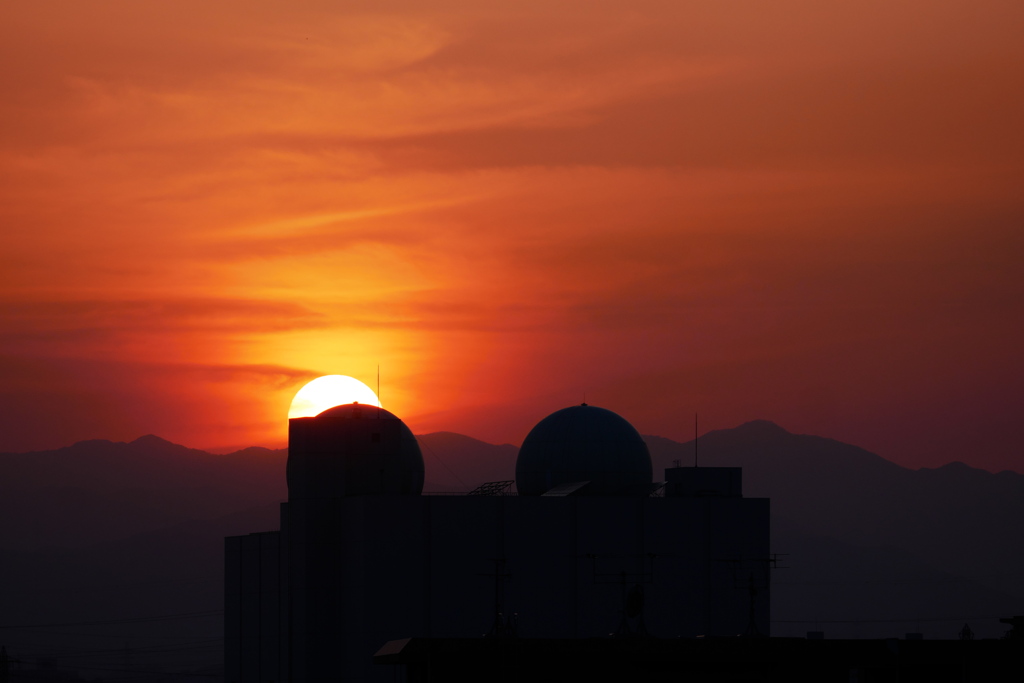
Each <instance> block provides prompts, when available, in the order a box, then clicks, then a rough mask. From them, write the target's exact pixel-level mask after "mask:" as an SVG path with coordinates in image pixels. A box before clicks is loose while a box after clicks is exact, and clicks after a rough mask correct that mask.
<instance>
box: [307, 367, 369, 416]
mask: <svg viewBox="0 0 1024 683" xmlns="http://www.w3.org/2000/svg"><path fill="white" fill-rule="evenodd" d="M347 403H363V404H365V405H371V406H380V399H378V398H377V394H375V393H373V389H371V388H370V387H368V386H366V385H365V384H363V383H362V382H360V381H359V380H357V379H356V378H355V377H349V376H348V375H324V376H323V377H317V378H316V379H314V380H313V381H312V382H309V383H308V384H306V385H305V386H304V387H302V388H301V389H299V391H298V392H297V393H296V394H295V398H293V399H292V405H291V408H289V409H288V419H289V420H290V419H292V418H293V417H313V416H314V415H319V414H320V413H322V412H323V411H325V410H327V409H328V408H333V407H334V406H340V405H345V404H347Z"/></svg>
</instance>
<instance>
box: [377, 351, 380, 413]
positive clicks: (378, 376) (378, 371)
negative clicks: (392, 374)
mask: <svg viewBox="0 0 1024 683" xmlns="http://www.w3.org/2000/svg"><path fill="white" fill-rule="evenodd" d="M377 417H380V363H377Z"/></svg>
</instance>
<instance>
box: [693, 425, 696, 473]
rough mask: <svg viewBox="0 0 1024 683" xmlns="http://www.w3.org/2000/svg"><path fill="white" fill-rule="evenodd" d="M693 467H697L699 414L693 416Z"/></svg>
mask: <svg viewBox="0 0 1024 683" xmlns="http://www.w3.org/2000/svg"><path fill="white" fill-rule="evenodd" d="M693 466H694V467H696V466H697V413H694V414H693Z"/></svg>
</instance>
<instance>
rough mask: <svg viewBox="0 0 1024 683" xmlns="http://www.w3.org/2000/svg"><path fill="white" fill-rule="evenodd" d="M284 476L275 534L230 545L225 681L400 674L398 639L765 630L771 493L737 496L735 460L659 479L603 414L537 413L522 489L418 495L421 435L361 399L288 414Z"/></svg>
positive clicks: (522, 460)
mask: <svg viewBox="0 0 1024 683" xmlns="http://www.w3.org/2000/svg"><path fill="white" fill-rule="evenodd" d="M287 477H288V501H287V502H286V503H282V505H281V527H280V530H279V531H270V532H264V533H254V534H249V535H247V536H237V537H231V538H228V539H226V568H225V572H226V577H225V593H226V598H225V640H226V645H225V648H226V651H225V665H226V671H225V680H226V681H227V682H228V683H256V682H258V681H259V682H271V681H272V682H274V683H280V682H282V681H287V682H295V683H307V682H308V683H313V682H319V681H327V680H331V681H337V680H344V681H347V680H378V679H379V680H393V679H394V676H395V673H394V672H393V671H392V670H391V669H390V667H386V666H384V667H382V666H375V665H374V663H373V662H374V659H373V658H374V654H375V653H377V652H378V651H380V650H381V648H382V647H383V646H385V644H387V643H389V642H392V641H397V640H399V639H403V638H411V639H419V642H425V643H435V644H436V643H444V642H449V643H456V642H462V641H461V640H459V639H467V640H466V641H465V642H470V641H472V642H474V643H476V642H478V641H481V640H487V639H490V640H489V641H488V642H490V641H494V640H502V639H504V640H506V641H508V642H511V641H512V640H514V639H518V640H519V641H520V642H527V641H528V640H529V641H530V642H535V643H537V642H556V641H558V642H566V641H565V640H564V639H571V641H572V642H576V643H580V642H583V640H584V639H594V638H603V639H608V638H611V639H614V640H615V642H622V641H626V640H631V639H632V640H637V641H639V640H640V639H651V638H658V639H692V638H696V637H698V636H704V637H714V636H730V637H731V636H738V635H747V636H758V635H760V636H766V635H768V632H769V605H770V599H769V582H768V566H769V561H768V558H769V548H768V538H769V502H768V500H767V499H750V498H743V497H742V491H741V473H740V470H739V469H738V468H696V467H676V468H672V469H668V470H666V471H665V473H664V478H663V479H662V478H660V477H659V480H658V481H657V482H655V481H653V480H652V467H651V459H650V455H649V454H648V451H647V447H646V445H645V444H644V442H643V440H642V438H641V437H640V435H639V434H638V433H637V431H636V430H635V429H634V428H633V427H632V426H631V425H630V424H629V423H628V422H627V421H626V420H624V419H623V418H621V417H620V416H618V415H616V414H615V413H613V412H611V411H608V410H604V409H602V408H597V407H594V406H588V405H586V404H583V405H581V406H573V407H570V408H566V409H564V410H560V411H557V412H555V413H553V414H552V415H550V416H548V417H547V418H545V419H544V420H542V421H541V422H540V423H538V425H537V426H536V427H535V428H534V429H533V430H532V431H531V432H530V434H529V435H528V436H527V438H526V440H525V441H524V442H523V446H522V448H521V449H520V453H519V458H518V461H517V464H516V471H515V483H516V484H517V488H518V495H512V493H511V490H510V489H511V484H512V480H511V479H510V480H509V481H504V482H490V483H485V485H483V486H481V487H480V488H478V489H477V490H476V491H474V492H473V494H470V495H457V496H453V495H423V493H422V489H423V481H424V466H423V458H422V455H421V453H420V450H419V446H418V444H417V442H416V439H415V437H414V436H413V435H412V433H411V432H410V430H409V429H408V427H406V425H405V424H404V423H403V422H402V421H401V420H400V419H398V418H397V417H396V416H394V415H393V414H391V413H390V412H388V411H386V410H383V409H380V408H376V407H373V406H363V405H359V404H350V405H343V406H337V407H334V408H331V409H329V410H326V411H324V412H322V413H321V414H319V415H317V416H316V417H306V418H295V419H292V420H290V421H289V455H288V472H287ZM597 647H598V648H599V647H600V646H597ZM481 676H482V677H483V674H481Z"/></svg>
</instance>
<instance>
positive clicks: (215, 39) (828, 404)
mask: <svg viewBox="0 0 1024 683" xmlns="http://www.w3.org/2000/svg"><path fill="white" fill-rule="evenodd" d="M296 4H297V5H300V7H299V8H297V7H295V6H293V5H296ZM1022 35H1024V3H1021V2H1019V0H1007V1H1005V2H1000V1H998V0H991V1H989V2H984V3H977V2H946V1H942V0H920V1H916V2H909V1H908V2H895V3H894V2H891V1H888V0H887V1H884V2H882V1H878V2H874V1H869V0H857V1H856V2H853V1H847V0H841V1H835V2H827V3H823V2H818V1H816V0H804V1H799V2H797V1H789V0H779V1H776V2H771V3H766V2H760V1H756V2H753V1H752V2H741V1H732V2H704V3H680V2H677V1H676V0H671V1H664V2H643V1H640V2H637V1H636V0H634V1H631V2H628V3H627V2H621V1H618V2H601V1H600V0H587V1H586V2H561V3H550V2H544V3H541V2H524V1H522V0H517V1H516V2H505V1H504V0H498V1H493V2H486V3H479V2H467V1H465V0H459V1H454V0H453V1H448V2H432V1H430V0H426V1H423V0H419V1H416V2H413V1H412V0H410V1H408V2H373V3H370V2H322V1H321V2H303V3H293V4H288V5H286V4H285V3H278V2H257V1H253V0H245V1H241V0H239V1H235V2H227V1H222V2H217V3H208V2H190V1H180V0H179V1H177V2H174V3H151V2H137V0H122V1H119V2H100V1H90V2H80V1H77V0H76V1H70V0H69V1H65V2H58V1H48V2H45V3H44V2H30V1H28V0H12V1H11V2H5V3H3V4H2V5H0V63H2V64H3V68H2V69H0V86H2V92H3V97H0V226H2V230H3V233H2V234H3V249H2V250H0V284H2V291H0V377H2V379H3V382H2V386H0V403H2V411H0V451H20V450H30V449H38V448H50V447H57V446H62V445H68V444H70V443H72V442H74V441H76V440H80V439H86V438H110V439H116V440H127V439H133V438H135V437H137V436H139V435H142V434H145V433H151V432H152V433H156V434H159V435H161V436H163V437H165V438H168V439H170V440H173V441H177V442H179V443H184V444H186V445H190V446H195V447H203V448H225V447H230V446H245V445H253V444H264V445H281V444H282V443H283V442H284V438H285V434H286V424H285V421H286V414H287V407H288V403H289V401H290V398H291V395H292V394H293V393H294V391H295V390H296V389H297V388H298V386H300V385H301V384H302V383H303V382H304V381H305V380H307V379H310V378H312V377H314V376H317V375H320V374H328V373H338V374H348V375H354V376H356V377H359V378H360V379H363V380H364V381H366V382H367V383H370V384H371V385H372V384H373V383H374V382H375V377H376V368H377V365H378V364H379V365H380V367H381V376H382V379H381V382H382V386H381V389H382V391H381V399H382V401H383V403H384V405H385V407H387V408H389V409H390V410H392V411H393V412H395V413H396V414H398V415H399V416H401V417H403V418H404V419H405V420H406V422H407V423H408V424H409V425H410V427H411V428H412V429H413V430H414V431H415V432H417V433H425V432H430V431H437V430H451V431H459V432H462V433H465V434H469V435H471V436H475V437H478V438H482V439H485V440H488V441H492V442H514V443H519V442H521V440H522V438H523V437H524V436H525V434H526V432H527V431H528V430H529V429H530V427H531V426H532V425H533V424H534V423H535V422H537V421H538V420H539V419H540V418H542V417H543V416H544V415H546V414H548V413H550V412H551V411H553V410H555V409H558V408H561V407H564V406H566V405H570V404H573V403H578V402H580V401H582V400H583V398H584V395H585V396H586V400H587V401H588V402H590V403H593V404H596V405H600V406H604V407H607V408H610V409H612V410H615V411H617V412H619V413H620V414H622V415H623V416H624V417H626V418H627V419H629V420H630V421H632V422H633V423H634V425H635V426H636V427H637V428H638V429H639V430H640V431H641V432H643V433H654V434H660V435H663V436H667V437H671V438H676V439H687V438H690V436H691V434H692V419H693V418H692V416H693V413H694V411H699V412H700V413H701V415H702V416H703V417H702V422H703V423H704V425H705V426H706V427H707V428H721V427H731V426H735V425H736V424H739V423H741V422H743V421H746V420H750V419H755V418H765V419H771V420H775V421H776V422H778V423H779V424H781V425H782V426H784V427H786V428H787V429H789V430H791V431H796V432H805V433H816V434H822V435H825V436H830V437H834V438H838V439H841V440H844V441H849V442H852V443H856V444H858V445H862V446H864V447H866V448H869V449H871V450H874V451H875V452H878V453H879V454H880V455H883V456H884V457H887V458H889V459H892V460H895V461H897V462H900V463H901V464H905V465H908V466H921V465H929V466H934V465H939V464H943V463H945V462H948V461H951V460H963V461H966V462H968V463H971V464H974V465H976V466H980V467H986V468H989V469H1002V468H1011V469H1016V470H1017V471H1024V461H1022V459H1021V443H1024V426H1022V424H1024V420H1021V409H1022V407H1024V400H1022V397H1024V361H1022V360H1021V347H1022V346H1024V315H1022V313H1024V311H1022V306H1024V267H1022V266H1024V173H1022V171H1024V125H1022V123H1021V122H1022V121H1024V41H1022V40H1021V36H1022Z"/></svg>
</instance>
